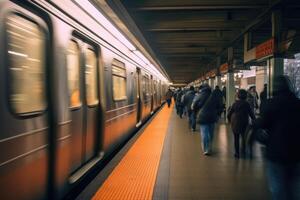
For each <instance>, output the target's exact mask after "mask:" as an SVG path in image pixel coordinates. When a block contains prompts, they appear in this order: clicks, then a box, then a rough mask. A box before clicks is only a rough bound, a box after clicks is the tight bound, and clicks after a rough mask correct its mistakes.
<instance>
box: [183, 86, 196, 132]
mask: <svg viewBox="0 0 300 200" xmlns="http://www.w3.org/2000/svg"><path fill="white" fill-rule="evenodd" d="M194 97H195V89H194V86H191V87H190V90H189V91H188V92H187V93H186V94H185V96H184V106H185V107H186V110H187V114H188V118H189V127H190V128H191V129H192V131H195V130H196V116H195V112H194V111H193V110H192V109H191V105H192V103H193V99H194Z"/></svg>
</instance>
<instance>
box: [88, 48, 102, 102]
mask: <svg viewBox="0 0 300 200" xmlns="http://www.w3.org/2000/svg"><path fill="white" fill-rule="evenodd" d="M85 87H86V101H87V105H89V106H92V105H96V104H97V103H98V101H99V100H98V96H97V57H96V53H95V51H94V50H92V49H89V48H88V49H87V50H86V52H85Z"/></svg>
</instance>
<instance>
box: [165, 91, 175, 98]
mask: <svg viewBox="0 0 300 200" xmlns="http://www.w3.org/2000/svg"><path fill="white" fill-rule="evenodd" d="M172 96H173V92H172V91H171V90H168V91H167V93H166V99H167V100H168V99H172Z"/></svg>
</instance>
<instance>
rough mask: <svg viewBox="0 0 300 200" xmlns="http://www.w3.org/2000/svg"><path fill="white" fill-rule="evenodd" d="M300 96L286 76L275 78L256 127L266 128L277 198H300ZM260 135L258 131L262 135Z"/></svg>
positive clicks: (272, 187) (269, 170)
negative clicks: (299, 97)
mask: <svg viewBox="0 0 300 200" xmlns="http://www.w3.org/2000/svg"><path fill="white" fill-rule="evenodd" d="M299 114H300V100H299V99H297V97H296V95H295V94H294V93H293V92H292V88H291V84H290V81H289V79H288V78H287V77H286V76H278V77H276V78H275V81H274V91H273V97H272V98H271V99H268V100H267V102H266V104H265V108H264V109H263V110H262V113H261V117H260V118H259V119H258V120H257V122H256V123H255V127H256V128H261V129H263V130H265V132H266V133H267V136H268V137H265V138H266V143H265V144H266V159H267V163H266V167H267V176H268V182H269V188H270V191H271V193H272V198H273V200H296V199H297V200H299V199H300V131H299ZM258 136H259V135H257V137H258Z"/></svg>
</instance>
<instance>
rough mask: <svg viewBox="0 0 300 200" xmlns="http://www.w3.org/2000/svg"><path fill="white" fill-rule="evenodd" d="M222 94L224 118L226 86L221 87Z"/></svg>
mask: <svg viewBox="0 0 300 200" xmlns="http://www.w3.org/2000/svg"><path fill="white" fill-rule="evenodd" d="M222 94H223V99H224V100H223V102H224V103H223V113H224V118H226V86H223V88H222Z"/></svg>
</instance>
